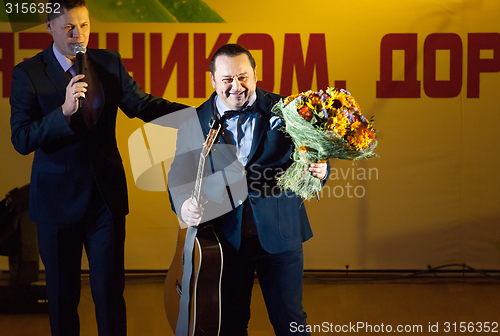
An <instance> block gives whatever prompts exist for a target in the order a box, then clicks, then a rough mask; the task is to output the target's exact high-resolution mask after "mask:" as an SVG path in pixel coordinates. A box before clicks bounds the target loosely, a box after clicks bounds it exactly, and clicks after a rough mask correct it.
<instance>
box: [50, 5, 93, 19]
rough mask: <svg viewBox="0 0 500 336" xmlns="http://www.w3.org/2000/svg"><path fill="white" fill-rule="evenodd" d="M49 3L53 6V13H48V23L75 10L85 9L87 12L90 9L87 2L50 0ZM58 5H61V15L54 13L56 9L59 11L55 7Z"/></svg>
mask: <svg viewBox="0 0 500 336" xmlns="http://www.w3.org/2000/svg"><path fill="white" fill-rule="evenodd" d="M48 3H49V4H51V5H50V6H51V8H52V12H51V13H47V21H52V20H54V19H57V18H58V17H59V16H61V15H63V14H64V13H66V12H69V11H70V10H72V9H73V8H78V7H85V8H87V10H88V9H89V7H88V6H87V3H86V2H85V0H50V1H49V2H48ZM56 4H59V5H61V7H60V10H59V13H54V8H56V9H57V6H55V5H56Z"/></svg>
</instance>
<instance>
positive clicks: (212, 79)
mask: <svg viewBox="0 0 500 336" xmlns="http://www.w3.org/2000/svg"><path fill="white" fill-rule="evenodd" d="M210 81H211V82H212V87H213V88H214V90H215V77H214V74H213V73H212V72H210Z"/></svg>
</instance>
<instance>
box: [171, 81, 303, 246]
mask: <svg viewBox="0 0 500 336" xmlns="http://www.w3.org/2000/svg"><path fill="white" fill-rule="evenodd" d="M215 96H216V93H215V92H214V93H213V94H212V96H211V97H210V99H209V100H208V101H206V102H205V103H204V104H203V105H201V106H200V107H199V108H198V109H197V112H198V117H197V118H196V120H190V121H188V122H186V123H185V124H184V125H182V126H181V127H180V128H179V132H178V138H177V151H176V156H175V158H174V161H173V163H172V166H171V170H170V172H169V175H168V184H169V193H170V198H171V203H172V207H173V210H174V211H176V210H178V212H177V214H178V216H180V209H181V206H182V203H183V202H184V201H185V200H186V199H188V198H189V197H190V194H191V191H192V187H193V183H192V182H193V181H194V180H195V178H196V169H197V168H196V166H197V163H198V157H199V154H200V150H201V148H200V145H201V142H200V141H199V139H195V140H194V141H191V139H193V138H196V137H195V134H196V132H200V130H199V129H200V125H201V132H202V133H203V135H204V136H206V135H207V134H208V132H209V125H208V124H209V120H210V118H211V117H212V115H213V113H214V98H215ZM280 98H281V96H279V95H277V94H274V93H270V92H266V91H264V90H261V89H259V88H257V101H256V104H257V106H256V107H257V110H258V112H259V114H258V115H257V118H256V124H255V130H254V134H253V144H252V148H251V151H250V155H249V160H248V163H247V164H246V166H245V167H243V165H241V164H240V163H239V162H238V161H237V160H236V156H235V154H234V153H233V152H232V151H231V150H230V147H232V146H227V144H226V143H225V141H224V139H223V138H220V143H221V144H220V145H218V146H216V148H215V151H214V152H212V155H211V157H210V163H209V164H207V168H206V170H208V171H209V174H208V175H210V174H211V175H212V176H208V177H207V178H206V182H205V184H204V186H203V193H204V195H205V196H206V198H207V199H208V201H209V202H208V203H207V205H206V206H205V213H204V218H205V216H206V214H207V212H210V207H215V208H217V207H218V208H219V209H222V208H224V207H223V206H222V205H221V204H223V203H224V201H222V200H221V199H220V198H221V195H222V197H223V198H224V199H225V200H226V201H227V199H229V201H232V203H231V205H232V206H234V208H230V209H229V211H227V212H226V213H225V214H223V215H221V216H219V217H216V218H214V219H212V220H211V221H210V222H211V223H212V224H214V227H215V228H216V231H218V232H219V233H220V234H222V235H224V236H225V238H226V239H227V240H228V241H229V242H230V243H231V244H232V245H233V246H235V247H236V248H237V249H238V248H239V245H240V241H241V225H242V218H243V206H241V204H242V203H244V201H245V197H246V193H247V192H248V195H249V201H250V202H249V204H250V206H251V209H252V212H253V218H254V222H255V225H256V227H257V231H258V236H259V240H260V243H261V245H262V247H263V248H264V249H265V250H266V251H268V252H270V253H278V252H282V251H287V250H291V249H294V248H296V247H299V246H300V245H301V244H302V242H304V241H306V240H308V239H309V238H311V237H312V230H311V227H310V225H309V221H308V218H307V214H306V210H305V204H303V201H302V199H301V198H300V197H299V196H297V195H295V194H294V193H292V192H289V191H286V192H281V191H278V190H279V189H278V187H277V186H276V179H275V176H276V174H278V173H279V172H282V171H284V170H286V169H287V168H288V167H289V166H290V164H291V163H292V160H291V158H290V156H291V154H292V151H293V150H294V146H293V143H292V141H291V139H290V138H289V137H287V136H286V135H285V134H284V133H283V132H282V131H280V130H279V127H278V128H274V129H271V125H270V119H271V117H272V115H271V112H270V111H271V108H272V106H273V105H274V104H275V103H276V102H278V101H279V99H280ZM228 147H229V148H228ZM235 160H236V161H235ZM222 171H223V172H224V175H225V176H222V178H215V176H216V175H217V174H218V173H220V172H222ZM238 176H240V177H241V179H242V180H243V182H244V186H245V187H246V188H243V187H242V186H241V184H239V185H238V181H236V180H238V178H237V177H238ZM224 182H226V185H230V184H234V185H236V188H229V189H230V190H229V191H227V190H223V191H222V192H221V191H220V190H221V185H222V189H223V188H224V187H225V185H224ZM226 189H227V188H226ZM243 189H244V190H243ZM223 210H224V209H223ZM215 212H216V215H217V211H215ZM220 213H224V211H219V214H220ZM208 216H209V217H210V216H211V215H210V214H209V215H208Z"/></svg>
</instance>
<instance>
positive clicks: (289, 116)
mask: <svg viewBox="0 0 500 336" xmlns="http://www.w3.org/2000/svg"><path fill="white" fill-rule="evenodd" d="M272 112H273V113H274V114H276V115H277V116H279V117H281V118H282V119H283V120H284V121H285V123H284V126H283V127H282V128H281V130H282V131H283V132H285V133H287V134H289V135H290V137H291V138H292V141H293V143H294V145H295V148H296V150H295V152H294V153H293V160H294V162H293V163H292V165H291V166H290V167H289V168H288V169H287V170H286V171H285V173H284V174H283V175H281V176H280V177H278V185H279V186H281V187H282V188H284V189H290V190H291V191H293V192H295V193H296V194H297V195H299V196H301V197H303V198H305V199H308V198H311V197H312V196H313V195H314V194H315V193H317V192H318V191H319V190H321V181H320V180H319V179H318V178H315V177H314V176H312V174H311V173H310V172H309V165H310V164H311V163H314V162H320V161H323V162H324V161H325V160H327V159H330V158H338V159H344V160H359V159H368V158H372V157H378V155H377V154H375V153H374V152H373V151H374V149H375V148H376V147H377V139H376V131H375V129H374V128H373V117H372V118H371V119H370V120H367V119H366V118H365V117H364V116H363V115H362V114H361V109H360V107H359V105H358V103H357V102H356V101H355V100H354V98H353V97H352V96H351V94H350V93H349V92H348V91H346V90H344V89H337V88H332V87H329V88H327V90H326V92H323V90H320V91H319V92H313V91H311V90H309V91H307V92H302V93H299V94H294V95H291V96H288V97H286V98H285V99H284V100H283V99H282V100H280V101H279V102H278V103H277V104H276V105H274V107H273V109H272Z"/></svg>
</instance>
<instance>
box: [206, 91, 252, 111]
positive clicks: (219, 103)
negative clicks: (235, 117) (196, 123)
mask: <svg viewBox="0 0 500 336" xmlns="http://www.w3.org/2000/svg"><path fill="white" fill-rule="evenodd" d="M256 100H257V92H254V93H253V97H252V99H250V102H249V103H248V106H252V105H253V104H254V103H255V101H256ZM215 105H216V106H217V111H218V112H219V117H222V116H223V115H224V113H226V111H232V110H231V109H230V108H229V107H227V106H226V105H224V103H223V102H222V100H220V98H219V96H218V95H217V96H215Z"/></svg>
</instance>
